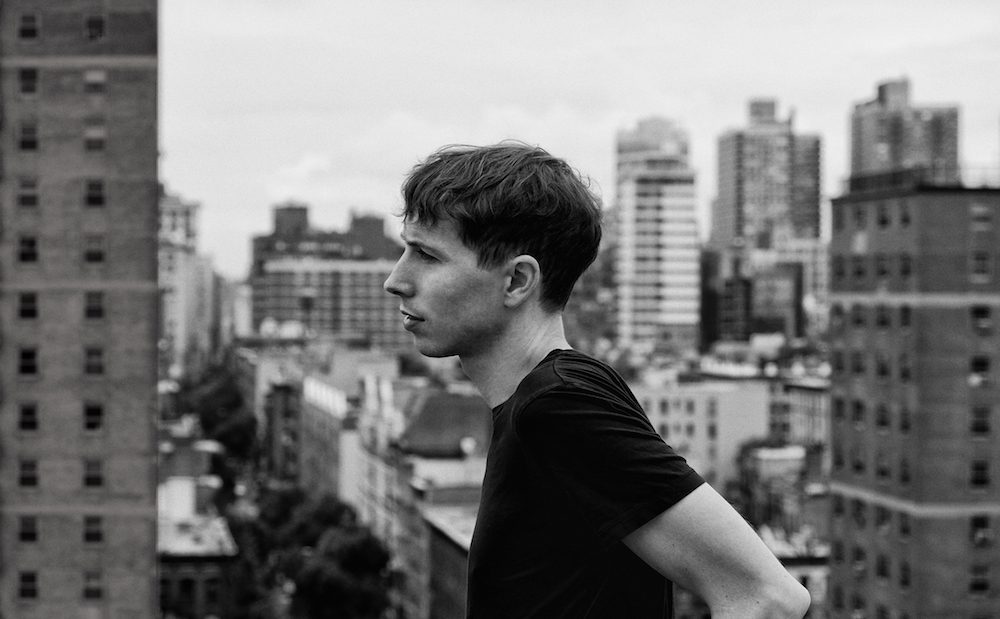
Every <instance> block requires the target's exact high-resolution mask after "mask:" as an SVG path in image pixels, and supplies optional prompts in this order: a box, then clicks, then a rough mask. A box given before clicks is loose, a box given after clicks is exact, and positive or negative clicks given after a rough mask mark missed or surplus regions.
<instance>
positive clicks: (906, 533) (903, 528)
mask: <svg viewBox="0 0 1000 619" xmlns="http://www.w3.org/2000/svg"><path fill="white" fill-rule="evenodd" d="M899 536H900V537H903V538H907V537H910V515H909V514H907V513H906V512H899Z"/></svg>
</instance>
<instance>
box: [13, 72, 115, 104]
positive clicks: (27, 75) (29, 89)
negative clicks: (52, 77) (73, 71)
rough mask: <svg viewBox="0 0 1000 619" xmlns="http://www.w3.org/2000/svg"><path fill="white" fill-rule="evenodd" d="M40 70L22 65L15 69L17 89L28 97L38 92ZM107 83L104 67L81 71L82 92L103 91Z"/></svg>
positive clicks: (95, 93)
mask: <svg viewBox="0 0 1000 619" xmlns="http://www.w3.org/2000/svg"><path fill="white" fill-rule="evenodd" d="M40 80H41V72H40V71H39V69H38V68H36V67H22V68H20V69H18V71H17V91H18V93H19V94H21V95H23V96H27V97H30V96H32V95H36V94H38V88H39V81H40ZM107 84H108V72H107V71H105V70H104V69H86V70H84V72H83V92H84V93H86V94H89V95H98V94H102V93H104V91H105V90H106V89H107Z"/></svg>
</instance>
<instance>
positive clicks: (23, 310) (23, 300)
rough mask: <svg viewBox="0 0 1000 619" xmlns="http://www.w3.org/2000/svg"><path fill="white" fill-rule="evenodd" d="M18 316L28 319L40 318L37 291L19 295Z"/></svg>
mask: <svg viewBox="0 0 1000 619" xmlns="http://www.w3.org/2000/svg"><path fill="white" fill-rule="evenodd" d="M17 317H18V318H24V319H26V320H28V319H32V318H38V293H37V292H22V293H20V294H18V295H17Z"/></svg>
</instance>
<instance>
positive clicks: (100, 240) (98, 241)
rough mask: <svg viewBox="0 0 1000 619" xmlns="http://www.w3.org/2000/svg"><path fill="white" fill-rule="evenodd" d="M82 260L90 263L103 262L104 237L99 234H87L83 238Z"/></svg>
mask: <svg viewBox="0 0 1000 619" xmlns="http://www.w3.org/2000/svg"><path fill="white" fill-rule="evenodd" d="M83 261H84V262H87V263H90V264H100V263H102V262H104V237H103V236H102V235H100V234H88V235H87V236H85V237H84V239H83Z"/></svg>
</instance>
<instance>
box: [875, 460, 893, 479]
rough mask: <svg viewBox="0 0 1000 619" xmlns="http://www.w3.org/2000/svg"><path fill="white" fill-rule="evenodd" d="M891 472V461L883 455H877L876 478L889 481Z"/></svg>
mask: <svg viewBox="0 0 1000 619" xmlns="http://www.w3.org/2000/svg"><path fill="white" fill-rule="evenodd" d="M890 474H891V471H890V470H889V461H888V460H887V459H886V457H885V456H884V455H883V454H877V455H876V456H875V477H876V478H877V479H882V480H887V479H889V475H890Z"/></svg>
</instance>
